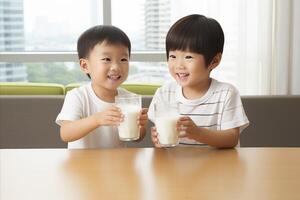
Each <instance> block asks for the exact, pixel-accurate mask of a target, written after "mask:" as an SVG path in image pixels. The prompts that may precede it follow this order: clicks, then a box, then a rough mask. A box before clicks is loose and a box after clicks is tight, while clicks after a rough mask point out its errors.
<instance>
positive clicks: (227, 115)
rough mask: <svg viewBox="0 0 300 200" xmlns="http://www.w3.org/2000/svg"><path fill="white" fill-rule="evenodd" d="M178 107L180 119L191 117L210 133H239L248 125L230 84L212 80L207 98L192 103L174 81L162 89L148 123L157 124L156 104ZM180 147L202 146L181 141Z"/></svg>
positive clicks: (183, 139) (150, 111)
mask: <svg viewBox="0 0 300 200" xmlns="http://www.w3.org/2000/svg"><path fill="white" fill-rule="evenodd" d="M156 102H165V103H170V104H174V103H178V105H179V112H180V115H181V116H189V117H190V118H191V119H192V120H193V121H194V122H195V124H196V125H197V126H198V127H203V128H207V129H210V130H226V129H231V128H237V127H240V132H241V131H242V130H243V129H244V128H246V127H247V125H248V124H249V121H248V118H247V116H246V114H245V111H244V108H243V105H242V101H241V98H240V95H239V92H238V90H237V89H236V88H235V87H234V86H233V85H231V84H228V83H223V82H219V81H217V80H215V79H212V81H211V84H210V87H209V89H208V91H207V92H206V94H205V95H204V96H202V97H201V98H199V99H193V100H189V99H186V98H185V97H184V96H183V94H182V87H181V86H180V85H178V84H177V83H176V82H175V81H172V82H169V83H167V84H165V85H163V86H162V87H161V88H159V89H158V90H157V91H156V93H155V94H154V96H153V99H152V102H151V104H150V107H149V112H148V116H149V119H150V120H151V121H152V122H153V123H155V120H154V103H156ZM180 144H187V145H188V144H191V145H193V144H195V145H198V144H199V145H200V143H198V142H197V141H194V140H192V139H188V138H181V139H180Z"/></svg>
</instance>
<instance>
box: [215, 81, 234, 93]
mask: <svg viewBox="0 0 300 200" xmlns="http://www.w3.org/2000/svg"><path fill="white" fill-rule="evenodd" d="M212 83H213V84H212V85H213V86H212V87H214V92H230V93H239V92H238V90H237V88H236V87H235V86H234V85H232V84H231V83H228V82H222V81H218V80H216V79H212Z"/></svg>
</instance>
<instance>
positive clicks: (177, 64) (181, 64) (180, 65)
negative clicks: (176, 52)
mask: <svg viewBox="0 0 300 200" xmlns="http://www.w3.org/2000/svg"><path fill="white" fill-rule="evenodd" d="M176 69H185V65H184V62H183V61H182V60H181V59H179V60H178V61H177V62H176Z"/></svg>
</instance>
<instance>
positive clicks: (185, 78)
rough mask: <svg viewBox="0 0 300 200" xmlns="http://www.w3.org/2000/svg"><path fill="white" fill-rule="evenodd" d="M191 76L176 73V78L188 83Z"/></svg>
mask: <svg viewBox="0 0 300 200" xmlns="http://www.w3.org/2000/svg"><path fill="white" fill-rule="evenodd" d="M189 75H190V74H189V73H176V76H177V78H178V79H179V81H187V80H188V77H189Z"/></svg>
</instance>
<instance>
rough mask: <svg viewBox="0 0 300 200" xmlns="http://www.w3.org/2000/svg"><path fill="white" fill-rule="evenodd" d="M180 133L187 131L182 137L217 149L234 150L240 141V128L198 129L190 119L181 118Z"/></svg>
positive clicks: (178, 128)
mask: <svg viewBox="0 0 300 200" xmlns="http://www.w3.org/2000/svg"><path fill="white" fill-rule="evenodd" d="M177 130H178V131H185V134H184V135H183V136H182V137H187V138H189V139H193V140H196V141H198V142H201V143H205V144H208V145H210V146H213V147H217V148H232V147H235V146H236V145H237V144H238V141H239V136H240V134H239V127H237V128H232V129H227V130H221V131H217V130H209V129H206V128H201V127H197V126H196V124H195V123H194V122H193V120H192V119H191V118H190V117H181V118H180V119H179V120H178V123H177Z"/></svg>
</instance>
